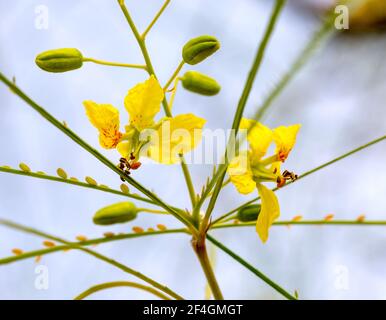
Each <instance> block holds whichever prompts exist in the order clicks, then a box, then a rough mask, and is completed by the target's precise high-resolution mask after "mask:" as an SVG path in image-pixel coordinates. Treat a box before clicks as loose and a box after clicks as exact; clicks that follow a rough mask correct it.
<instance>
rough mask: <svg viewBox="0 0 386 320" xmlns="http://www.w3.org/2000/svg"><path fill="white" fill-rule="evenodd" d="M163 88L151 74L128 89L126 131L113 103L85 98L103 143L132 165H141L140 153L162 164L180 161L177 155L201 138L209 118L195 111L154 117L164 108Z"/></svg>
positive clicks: (86, 106) (190, 147)
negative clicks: (121, 129) (139, 161)
mask: <svg viewBox="0 0 386 320" xmlns="http://www.w3.org/2000/svg"><path fill="white" fill-rule="evenodd" d="M163 99H164V91H163V89H162V88H161V86H160V84H159V82H158V80H157V79H156V78H155V77H154V76H153V75H152V76H150V78H149V79H148V80H146V81H145V82H143V83H139V84H137V85H136V86H134V87H133V88H132V89H130V90H129V92H128V94H127V95H126V97H125V100H124V104H125V108H126V110H127V112H128V113H129V122H128V124H127V125H126V126H125V132H121V131H120V118H119V111H118V110H117V109H116V108H115V107H113V106H112V105H110V104H98V103H96V102H94V101H84V103H83V104H84V106H85V108H86V113H87V116H88V118H89V120H90V122H91V123H92V124H93V125H94V127H96V128H97V129H98V131H99V141H100V145H101V146H102V147H103V148H105V149H113V148H116V149H117V150H118V152H119V153H120V154H121V155H122V157H123V158H124V159H127V160H129V161H127V162H126V164H127V165H128V166H129V167H132V168H136V167H138V166H139V165H138V160H139V158H140V156H147V157H149V158H151V159H153V160H155V161H157V162H160V163H163V164H171V163H175V162H177V161H178V156H179V155H180V154H184V153H186V152H189V151H191V150H192V149H194V148H195V146H197V144H198V143H199V142H200V141H201V130H202V128H203V126H204V124H205V122H206V120H205V119H202V118H199V117H197V116H195V115H194V114H191V113H188V114H180V115H177V116H175V117H164V118H162V119H160V120H159V121H155V119H154V118H155V116H156V115H157V114H158V113H159V111H160V109H161V103H162V101H163Z"/></svg>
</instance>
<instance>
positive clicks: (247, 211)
mask: <svg viewBox="0 0 386 320" xmlns="http://www.w3.org/2000/svg"><path fill="white" fill-rule="evenodd" d="M260 210H261V205H259V204H252V205H250V206H247V207H243V208H241V209H240V210H239V211H238V212H237V219H238V220H240V221H241V222H250V221H256V220H257V217H258V216H259V214H260Z"/></svg>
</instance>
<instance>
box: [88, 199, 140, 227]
mask: <svg viewBox="0 0 386 320" xmlns="http://www.w3.org/2000/svg"><path fill="white" fill-rule="evenodd" d="M137 213H138V209H137V207H136V206H135V205H134V203H132V202H118V203H115V204H112V205H110V206H107V207H104V208H102V209H99V210H98V211H97V212H96V213H95V215H94V218H93V221H94V223H95V224H98V225H102V226H107V225H111V224H115V223H125V222H128V221H131V220H134V219H135V218H136V217H137Z"/></svg>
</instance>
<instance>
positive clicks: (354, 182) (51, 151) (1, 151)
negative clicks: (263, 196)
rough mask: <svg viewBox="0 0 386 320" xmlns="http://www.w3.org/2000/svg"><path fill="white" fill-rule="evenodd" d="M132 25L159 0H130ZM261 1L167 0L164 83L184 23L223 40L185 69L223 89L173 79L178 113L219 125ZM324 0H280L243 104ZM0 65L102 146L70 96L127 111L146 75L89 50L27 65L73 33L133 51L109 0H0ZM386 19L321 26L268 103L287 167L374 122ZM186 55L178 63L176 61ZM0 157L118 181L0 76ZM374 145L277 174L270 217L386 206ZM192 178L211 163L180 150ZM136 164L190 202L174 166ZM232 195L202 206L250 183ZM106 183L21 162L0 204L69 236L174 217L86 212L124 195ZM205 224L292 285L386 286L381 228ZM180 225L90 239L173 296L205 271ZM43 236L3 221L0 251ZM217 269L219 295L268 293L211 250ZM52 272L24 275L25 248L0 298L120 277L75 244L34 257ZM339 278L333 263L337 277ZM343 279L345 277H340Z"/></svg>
mask: <svg viewBox="0 0 386 320" xmlns="http://www.w3.org/2000/svg"><path fill="white" fill-rule="evenodd" d="M126 4H127V6H128V8H129V9H130V11H131V13H132V16H133V18H134V19H135V21H136V23H137V24H138V27H139V29H140V30H144V28H145V27H146V26H147V24H148V23H149V22H150V21H151V19H152V17H153V16H154V14H155V13H156V12H157V10H158V8H159V7H160V6H161V5H162V1H161V0H151V1H139V0H127V1H126ZM272 4H273V2H272V1H269V0H239V1H231V0H223V1H214V0H211V1H207V0H206V1H205V0H195V1H182V0H173V1H172V2H171V4H170V6H169V7H168V8H167V10H166V11H165V13H164V15H163V16H162V17H161V19H160V20H159V21H158V23H157V24H156V26H155V28H154V29H153V30H152V31H151V33H150V34H149V36H148V40H147V43H148V48H149V51H150V53H151V56H152V59H153V61H154V65H155V68H156V72H157V73H158V75H159V78H160V79H161V80H162V81H163V82H165V81H166V80H167V79H168V78H169V77H170V75H171V73H172V71H173V70H174V69H175V67H176V66H177V64H178V63H179V61H180V55H181V53H180V52H181V48H182V46H183V44H184V43H185V42H186V41H187V40H189V39H190V38H192V37H194V36H197V35H201V34H210V35H214V36H216V37H217V38H218V39H219V40H220V41H221V44H222V47H221V50H220V51H219V52H218V53H216V54H215V55H214V56H213V57H211V58H209V59H207V60H206V61H205V62H203V63H202V64H199V65H197V66H196V67H195V68H194V69H195V70H198V71H201V72H204V73H207V74H208V75H211V76H213V77H215V78H216V79H217V80H218V81H219V82H220V83H221V85H222V91H221V93H220V94H219V95H217V96H215V97H211V98H208V97H204V96H199V95H194V94H192V93H189V92H187V91H184V90H182V89H180V90H179V91H178V92H177V97H176V100H175V104H174V112H175V113H186V112H193V113H195V114H197V115H198V116H201V117H204V118H206V119H208V122H207V127H208V128H212V129H216V128H229V127H230V126H231V121H232V118H233V114H234V110H235V106H236V104H237V101H238V98H239V95H240V92H241V90H242V88H243V85H244V81H245V78H246V76H247V72H248V70H249V68H250V64H251V61H252V59H253V56H254V54H255V52H256V47H257V43H258V42H259V40H260V38H261V35H262V33H263V31H264V28H265V25H266V23H267V20H268V18H269V15H270V10H271V7H272ZM330 4H331V1H318V0H308V1H299V0H292V1H291V0H290V1H289V3H288V5H287V6H286V8H285V10H284V12H283V15H282V18H281V19H280V23H279V25H278V27H277V29H276V32H275V33H274V36H273V38H272V41H271V43H270V45H269V47H268V51H267V54H266V57H265V59H264V63H263V66H262V68H261V71H260V73H259V74H258V77H257V80H256V82H255V85H254V88H253V91H252V94H251V96H250V99H249V102H248V105H247V109H246V116H252V115H253V114H254V112H255V111H256V108H257V107H258V106H259V104H260V103H261V102H262V101H263V99H264V97H266V95H267V94H268V93H269V91H270V89H272V88H273V86H274V85H275V83H276V82H277V81H278V80H279V79H280V76H281V75H282V74H283V73H284V72H285V71H286V70H287V69H288V68H289V66H290V64H291V62H292V61H293V60H294V59H295V57H296V56H297V55H298V54H299V52H300V51H301V49H302V48H303V46H304V45H305V44H306V43H307V41H308V39H309V38H310V37H311V36H312V34H313V32H314V31H315V30H317V29H318V28H319V27H320V25H321V20H320V14H321V12H322V10H324V8H326V7H327V6H328V5H330ZM41 6H44V7H43V8H46V9H48V26H47V28H37V27H36V19H37V17H39V13H41ZM0 18H1V19H0V42H1V49H0V70H1V72H3V73H4V74H5V75H6V76H8V77H9V78H11V77H12V76H15V78H16V82H17V84H18V85H19V86H20V87H21V88H22V90H25V92H26V93H27V94H29V95H30V96H31V97H32V98H33V99H34V100H35V101H37V102H38V103H39V104H41V105H42V106H44V107H45V108H46V109H47V110H48V111H49V112H50V113H52V114H53V115H54V116H56V117H57V118H58V119H60V120H65V121H66V122H67V123H68V125H69V127H70V128H72V129H73V130H74V131H75V132H76V133H78V134H79V135H80V136H81V137H82V138H84V139H85V140H86V141H88V142H90V143H91V144H92V145H93V146H96V147H97V148H98V150H100V151H101V152H103V153H104V154H105V155H106V156H108V157H109V158H110V159H111V160H112V161H114V162H117V159H118V157H119V156H118V154H117V153H115V151H108V152H106V151H105V150H101V148H100V147H99V144H98V136H97V132H96V130H95V129H94V128H93V127H92V126H91V125H90V123H89V122H88V120H87V118H86V116H85V114H84V109H83V106H82V101H83V100H86V99H92V100H95V101H98V102H101V103H112V104H113V105H115V106H116V107H118V108H119V109H120V110H121V115H122V117H121V121H122V122H123V120H124V117H125V116H126V114H125V113H124V107H123V98H124V96H125V95H126V93H127V90H128V89H129V88H130V87H132V86H133V85H134V84H136V83H137V82H140V81H143V80H144V79H145V77H146V76H145V74H144V73H143V71H141V70H132V69H120V68H109V67H105V66H98V65H93V64H86V65H84V67H83V68H81V69H79V70H76V71H73V72H68V73H64V74H51V73H46V72H43V71H42V70H40V69H38V67H37V66H36V65H35V63H34V59H35V56H36V55H37V54H38V53H40V52H41V51H44V50H48V49H53V48H60V47H75V48H78V49H80V50H81V51H82V52H83V53H84V55H85V56H89V57H93V58H97V59H103V60H108V61H117V62H128V63H141V61H142V59H141V55H140V52H139V49H138V47H137V45H136V42H135V40H134V38H133V36H132V34H131V32H130V30H129V28H128V25H127V23H126V21H125V19H124V16H123V15H122V13H121V11H120V9H119V6H118V5H117V3H116V1H105V0H92V1H91V0H87V1H86V0H84V1H75V0H68V1H65V2H61V1H48V0H23V1H21V0H18V1H5V0H0ZM385 51H386V38H385V34H384V33H382V32H379V31H375V32H374V31H372V32H356V33H346V34H340V35H336V36H333V37H332V38H330V39H329V41H328V42H327V43H326V44H325V45H323V46H322V47H321V48H320V50H319V51H317V53H316V54H315V56H314V57H313V59H312V60H311V62H310V63H308V64H307V66H306V67H305V68H303V69H302V70H301V72H300V73H299V74H298V75H297V76H296V78H295V79H294V81H293V82H291V84H290V85H289V86H288V87H287V88H286V89H285V91H284V92H283V94H282V95H281V96H280V98H279V99H277V100H276V101H275V102H274V105H273V106H272V108H271V109H270V111H269V113H268V114H267V115H266V117H265V118H264V123H265V124H266V125H268V126H270V127H275V126H278V125H290V124H294V123H301V124H302V129H301V131H300V134H299V136H298V142H297V145H296V147H295V149H294V150H293V153H292V154H291V156H290V158H289V159H288V161H287V162H286V166H285V167H286V168H288V169H291V170H293V171H295V172H297V173H300V174H301V173H302V172H305V171H307V170H309V169H312V168H313V167H316V166H318V165H320V164H322V163H324V162H326V161H329V160H331V159H333V158H335V157H337V156H339V155H340V154H343V153H345V152H347V151H349V150H351V149H353V148H355V147H358V146H360V145H362V144H364V143H367V142H369V141H371V140H372V139H375V138H377V137H380V136H382V135H384V134H385V116H386V109H385V107H384V103H385V101H386V90H385V87H386V65H385V64H384V57H385V56H384V53H385ZM184 70H188V68H187V67H186V68H185V69H184ZM0 112H1V116H0V165H10V166H12V167H17V166H18V164H19V163H20V162H25V163H27V164H28V165H29V166H30V167H31V168H32V170H34V171H37V170H43V171H45V172H47V173H51V174H55V171H56V168H58V167H62V168H64V169H65V170H66V171H67V172H68V173H69V174H70V175H71V176H75V177H78V178H80V179H82V178H83V177H84V176H86V175H90V176H92V177H94V178H95V179H96V180H97V181H98V182H100V183H103V184H107V185H109V186H111V187H115V188H118V187H119V185H120V181H119V179H117V177H116V176H115V175H114V174H112V173H111V172H110V171H109V170H108V169H107V168H106V167H105V166H104V165H103V164H101V163H99V162H98V161H97V160H95V159H94V158H93V157H92V156H91V155H90V154H88V153H87V152H86V151H84V150H83V149H81V148H80V147H79V146H78V145H76V144H74V143H73V142H72V141H70V140H69V139H68V138H67V137H66V136H65V135H64V134H63V133H61V132H60V131H58V130H57V129H56V128H54V127H53V126H52V125H51V124H49V123H48V122H46V121H45V120H44V119H43V118H41V117H40V116H39V115H38V114H37V113H36V112H35V111H34V110H32V109H31V108H30V107H29V106H27V105H26V104H25V103H24V102H22V101H21V100H20V99H19V98H18V97H16V96H15V95H13V94H12V93H11V92H10V91H9V90H8V89H7V88H6V87H5V86H4V85H0ZM385 146H386V144H385V142H381V143H379V144H377V145H375V146H373V147H371V148H369V149H366V151H363V152H360V153H358V154H355V155H354V156H351V157H349V158H347V159H345V160H343V161H341V162H338V163H336V164H334V165H332V166H330V167H328V168H327V169H324V170H322V171H319V172H317V173H315V174H313V175H311V176H309V177H307V178H305V179H304V180H301V181H299V182H298V183H296V184H294V185H291V186H289V187H288V188H285V189H283V190H281V191H279V192H277V195H278V197H279V200H280V204H281V210H282V216H281V219H291V218H292V217H293V216H295V215H302V216H303V217H304V219H322V218H323V217H324V216H326V215H327V214H334V215H335V218H336V219H355V218H356V217H357V216H359V215H361V214H364V215H366V218H367V219H383V220H386V202H385V200H384V195H385V194H386V184H385V181H386V170H385V168H384V164H385V159H386V148H385ZM191 171H192V174H193V178H194V183H195V187H196V188H197V189H199V188H200V187H201V185H202V183H203V182H204V181H205V180H206V177H207V176H208V175H209V174H210V172H211V166H209V165H208V166H205V165H191ZM135 178H136V179H137V180H139V181H140V182H141V183H142V184H143V185H145V186H148V187H150V188H152V189H153V190H154V191H155V192H156V193H157V194H158V195H159V196H160V197H161V198H163V199H165V200H166V201H168V202H170V203H172V204H174V205H176V206H182V207H185V206H186V204H187V203H189V198H188V193H187V192H185V185H184V180H183V177H182V174H181V169H180V167H179V166H166V167H165V166H159V165H151V164H149V165H147V166H146V167H143V168H141V170H139V171H137V172H136V173H135ZM255 196H256V195H255V194H252V195H250V196H241V195H239V194H238V193H237V192H236V191H235V189H234V187H233V186H231V185H230V186H228V187H226V188H225V189H224V190H223V193H222V194H221V196H220V198H219V201H218V204H217V206H216V208H215V212H214V215H215V216H219V215H221V214H223V213H224V212H227V211H229V210H230V209H233V208H234V207H236V206H237V205H239V204H241V203H243V202H245V201H247V200H249V199H251V198H252V197H255ZM122 200H124V199H122V198H121V197H119V196H115V195H111V194H110V195H109V194H107V193H99V192H98V191H94V190H88V189H82V188H77V187H72V186H70V185H67V184H60V183H54V182H50V181H45V180H38V179H33V178H30V177H23V176H15V175H10V174H6V173H0V217H2V218H7V219H11V220H14V221H17V222H19V223H22V224H25V225H28V226H32V227H37V228H39V229H42V230H44V231H47V232H49V233H52V234H54V235H58V236H61V237H64V238H67V239H74V238H75V236H76V235H78V234H84V235H86V236H87V237H89V238H94V237H100V236H101V235H102V233H103V232H106V231H113V232H130V230H131V228H132V226H134V225H138V226H141V227H143V228H147V227H153V226H155V225H156V224H157V223H164V224H165V225H167V226H168V227H169V228H171V227H175V226H180V224H179V223H178V222H176V221H174V220H173V219H171V218H168V217H166V218H165V217H163V216H152V215H143V216H140V218H139V219H137V220H135V221H134V222H132V223H130V224H126V225H121V226H113V227H108V228H103V227H98V226H95V225H93V223H92V216H93V214H94V212H95V211H96V210H98V209H99V208H101V207H102V206H105V205H108V204H111V203H114V202H118V201H122ZM213 235H214V236H215V237H217V238H218V239H219V240H221V241H223V242H224V244H225V245H227V246H228V247H229V248H231V249H232V250H234V251H235V252H237V253H238V254H240V255H241V256H242V257H243V258H245V259H246V260H247V261H249V262H250V263H252V264H253V265H254V266H256V267H257V268H258V269H260V270H261V271H262V272H264V273H265V274H266V275H268V276H269V277H271V278H272V279H273V280H274V281H276V282H277V283H279V284H280V285H282V286H283V287H284V288H285V289H287V290H288V291H290V292H294V290H297V291H298V292H299V297H300V298H301V299H385V298H386V274H385V266H386V227H366V226H362V227H360V226H359V227H358V226H357V227H355V226H353V227H347V226H346V227H334V226H324V227H314V226H293V227H291V228H288V227H273V228H272V229H271V232H270V239H269V240H268V242H267V243H266V244H265V245H263V244H261V242H260V240H259V239H258V237H257V235H256V233H255V231H254V228H239V229H236V228H235V229H226V230H216V231H214V232H213ZM189 240H190V239H189V238H188V237H187V236H186V235H178V234H177V235H163V236H158V237H144V238H139V239H132V240H127V241H119V242H114V243H108V244H104V245H100V246H98V247H97V248H95V250H98V251H99V252H101V253H103V254H106V255H107V256H109V257H113V258H115V259H117V260H118V261H120V262H122V263H124V264H127V265H128V266H130V267H132V268H134V269H138V270H140V271H142V272H143V273H145V274H146V275H148V276H150V277H153V278H154V279H156V280H157V281H159V282H161V283H164V284H167V285H168V286H170V288H172V289H173V290H175V291H177V292H178V293H180V294H181V295H182V296H184V297H186V298H194V299H202V298H204V292H205V284H206V282H205V279H204V275H203V273H202V271H201V270H200V268H199V263H198V261H197V260H196V257H195V256H194V253H193V251H192V250H191V247H190V242H189ZM41 242H42V239H40V238H36V237H33V236H30V235H26V234H24V233H20V232H17V231H14V230H9V229H7V228H4V227H0V257H5V256H9V255H11V250H12V248H15V247H17V248H21V249H23V250H33V249H37V248H40V247H41V246H42V244H41ZM215 254H216V266H215V269H216V273H217V276H218V281H219V283H220V286H221V288H222V289H223V292H224V295H225V297H226V298H228V299H281V298H282V297H281V296H280V295H279V294H278V293H276V292H275V291H274V290H273V289H272V288H270V287H268V286H267V285H266V284H265V283H263V282H262V281H261V280H260V279H258V278H256V277H255V276H254V275H252V274H251V273H250V272H249V271H248V270H245V269H244V268H243V267H241V266H240V265H239V264H237V263H236V262H235V261H233V260H232V259H231V258H230V257H229V256H227V255H225V254H224V253H222V252H220V251H215ZM40 264H43V265H44V266H46V267H47V268H48V270H49V287H48V289H47V290H38V289H37V288H36V287H35V280H36V277H37V274H36V273H35V271H36V270H35V268H36V266H37V265H36V263H35V262H34V261H33V259H29V260H23V261H21V262H18V263H13V264H9V265H3V266H0V299H71V298H73V297H75V296H76V295H77V294H79V293H80V292H82V291H84V290H86V289H87V288H89V287H90V286H92V285H94V284H98V283H102V282H107V281H116V280H129V279H131V280H132V279H134V278H130V276H128V275H127V274H125V273H123V272H121V271H120V270H117V269H115V268H113V267H111V266H110V265H107V264H104V263H103V262H100V261H98V260H95V259H94V258H93V257H91V256H88V255H85V254H84V253H81V252H75V251H70V252H66V253H61V252H60V253H55V254H51V255H47V256H44V257H43V259H42V260H41V262H40ZM342 277H343V278H342ZM342 279H343V285H342ZM92 298H99V299H144V298H152V296H149V295H148V294H147V293H143V292H141V291H137V290H134V289H128V288H123V289H112V290H107V291H104V292H100V293H98V294H95V295H94V296H93V297H92Z"/></svg>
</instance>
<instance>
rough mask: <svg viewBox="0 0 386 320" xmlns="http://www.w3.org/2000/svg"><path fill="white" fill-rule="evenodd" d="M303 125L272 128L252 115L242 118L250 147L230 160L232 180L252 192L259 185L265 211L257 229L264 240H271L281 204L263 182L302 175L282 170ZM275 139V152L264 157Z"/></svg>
mask: <svg viewBox="0 0 386 320" xmlns="http://www.w3.org/2000/svg"><path fill="white" fill-rule="evenodd" d="M299 128H300V125H293V126H289V127H284V126H280V127H278V128H276V129H274V130H271V129H269V128H268V127H266V126H264V125H263V124H261V123H258V122H256V121H254V120H249V119H242V121H241V124H240V129H244V130H248V135H247V139H248V142H249V150H248V151H242V152H240V154H239V155H238V156H237V157H235V158H233V159H232V160H231V161H230V164H229V167H228V174H229V175H230V179H231V182H232V183H233V184H234V185H235V187H236V189H237V190H238V191H239V192H240V193H242V194H249V193H251V192H253V191H254V190H255V189H256V188H257V190H258V192H259V195H260V197H261V212H260V214H259V216H258V218H257V222H256V231H257V233H258V235H259V237H260V239H261V240H262V241H263V242H266V241H267V240H268V230H269V228H270V226H271V225H272V223H273V222H274V221H275V220H276V219H277V218H278V217H279V216H280V207H279V202H278V200H277V198H276V195H275V193H274V192H273V191H272V190H270V189H268V188H267V187H265V186H264V185H263V184H262V183H263V182H274V183H276V184H277V187H278V188H280V187H282V186H284V185H285V184H286V182H287V181H294V180H296V179H297V178H298V176H297V175H296V174H295V173H293V172H290V171H288V170H285V171H283V173H281V172H280V165H281V163H282V162H284V161H285V160H286V159H287V157H288V155H289V153H290V152H291V150H292V148H293V146H294V145H295V142H296V135H297V133H298V131H299ZM272 142H274V143H275V145H276V150H275V153H274V155H272V156H269V157H266V158H264V157H265V155H266V153H267V151H268V148H269V147H270V145H271V143H272Z"/></svg>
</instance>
